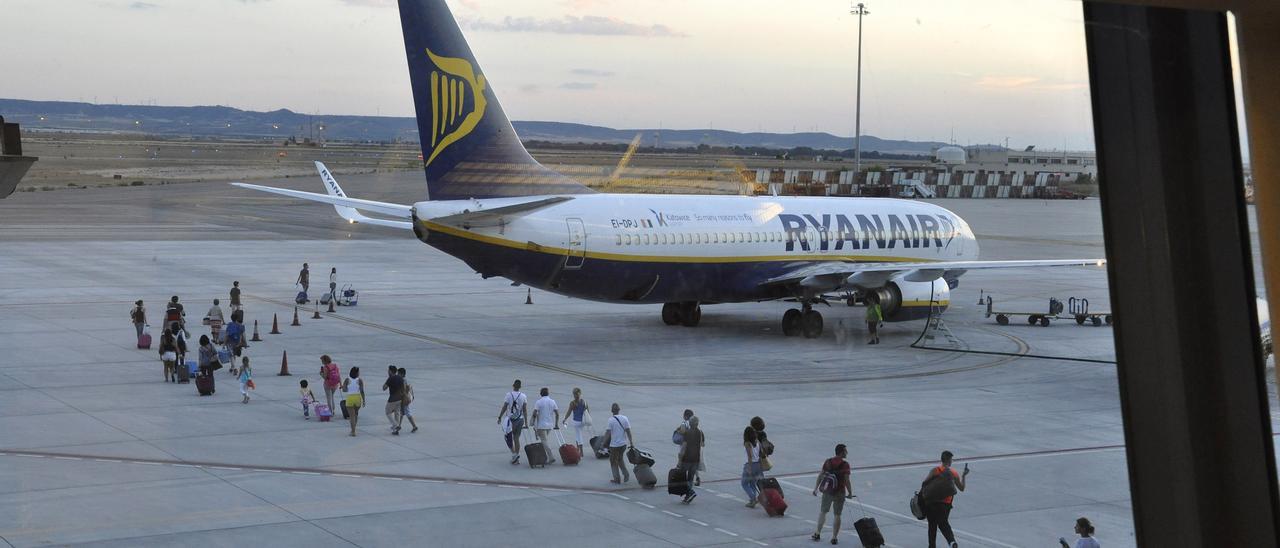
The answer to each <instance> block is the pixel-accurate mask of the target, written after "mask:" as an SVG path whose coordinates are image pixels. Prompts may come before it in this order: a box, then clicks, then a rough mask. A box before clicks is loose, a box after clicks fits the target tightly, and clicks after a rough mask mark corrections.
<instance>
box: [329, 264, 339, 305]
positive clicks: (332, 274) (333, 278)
mask: <svg viewBox="0 0 1280 548" xmlns="http://www.w3.org/2000/svg"><path fill="white" fill-rule="evenodd" d="M329 300H331V301H336V300H338V269H337V268H333V269H331V270H329Z"/></svg>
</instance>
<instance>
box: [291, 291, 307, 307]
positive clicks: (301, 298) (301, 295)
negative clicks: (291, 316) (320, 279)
mask: <svg viewBox="0 0 1280 548" xmlns="http://www.w3.org/2000/svg"><path fill="white" fill-rule="evenodd" d="M293 302H295V303H298V304H307V292H306V291H299V292H298V295H297V296H296V297H294V298H293Z"/></svg>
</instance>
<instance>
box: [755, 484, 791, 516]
mask: <svg viewBox="0 0 1280 548" xmlns="http://www.w3.org/2000/svg"><path fill="white" fill-rule="evenodd" d="M760 505H761V506H764V511H765V513H767V514H769V517H778V516H781V515H783V514H785V513H786V512H787V501H786V499H784V498H782V491H779V490H777V489H763V490H761V491H760Z"/></svg>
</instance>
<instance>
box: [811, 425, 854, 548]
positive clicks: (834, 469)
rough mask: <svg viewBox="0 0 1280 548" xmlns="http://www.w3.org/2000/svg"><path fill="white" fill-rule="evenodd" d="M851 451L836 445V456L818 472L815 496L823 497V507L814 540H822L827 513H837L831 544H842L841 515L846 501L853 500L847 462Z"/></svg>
mask: <svg viewBox="0 0 1280 548" xmlns="http://www.w3.org/2000/svg"><path fill="white" fill-rule="evenodd" d="M848 456H849V450H848V449H846V448H845V446H844V444H843V443H841V444H839V445H836V456H834V457H831V458H829V459H827V460H826V461H825V462H823V463H822V471H820V472H818V481H817V483H815V484H814V486H813V496H815V497H816V496H818V495H819V494H821V495H822V506H821V508H819V510H818V528H817V529H815V530H814V531H813V537H812V538H813V540H815V541H818V540H822V525H823V524H824V523H826V522H827V512H830V511H835V514H836V515H835V519H834V520H832V522H831V544H840V539H839V537H840V514H841V513H842V512H844V501H845V499H851V498H853V484H852V483H851V482H850V481H849V463H848V462H847V461H845V459H846V458H848Z"/></svg>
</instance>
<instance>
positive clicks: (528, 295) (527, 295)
mask: <svg viewBox="0 0 1280 548" xmlns="http://www.w3.org/2000/svg"><path fill="white" fill-rule="evenodd" d="M526 291H527V293H525V294H524V304H533V289H529V288H526Z"/></svg>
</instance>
